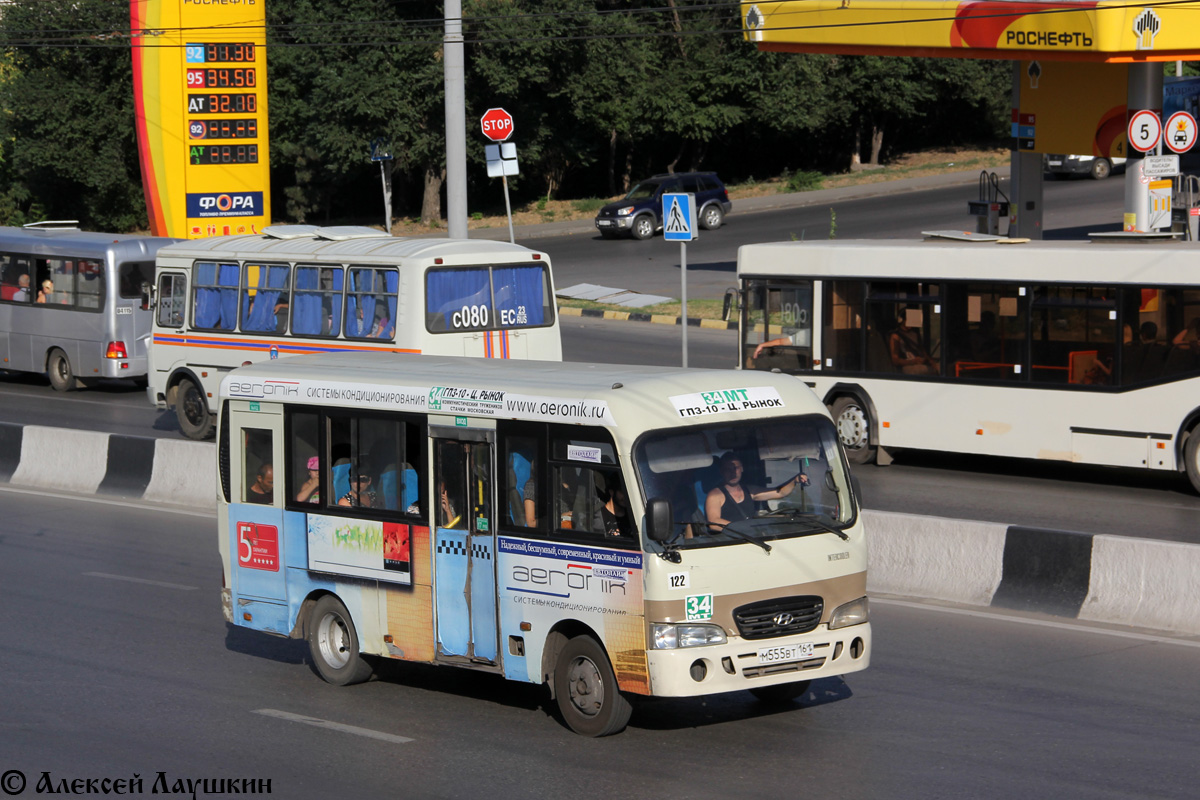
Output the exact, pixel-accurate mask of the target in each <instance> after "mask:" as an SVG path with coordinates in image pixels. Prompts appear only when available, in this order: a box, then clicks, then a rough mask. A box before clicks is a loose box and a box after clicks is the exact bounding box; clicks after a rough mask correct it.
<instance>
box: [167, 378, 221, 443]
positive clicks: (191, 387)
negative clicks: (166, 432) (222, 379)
mask: <svg viewBox="0 0 1200 800" xmlns="http://www.w3.org/2000/svg"><path fill="white" fill-rule="evenodd" d="M175 417H176V418H177V419H178V420H179V429H180V430H181V431H183V435H184V436H186V437H188V438H189V439H207V438H208V436H209V434H211V433H212V429H213V420H212V414H210V413H208V399H207V398H206V397H205V396H204V393H203V392H201V391H200V387H198V386H196V384H195V383H194V382H193V381H192V379H191V378H184V379H183V380H181V381H180V382H179V386H178V387H176V390H175Z"/></svg>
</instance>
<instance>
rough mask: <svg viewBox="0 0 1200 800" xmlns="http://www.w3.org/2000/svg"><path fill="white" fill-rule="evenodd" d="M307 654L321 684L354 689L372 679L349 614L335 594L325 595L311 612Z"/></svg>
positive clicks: (369, 663) (370, 669)
mask: <svg viewBox="0 0 1200 800" xmlns="http://www.w3.org/2000/svg"><path fill="white" fill-rule="evenodd" d="M306 628H307V631H308V634H307V638H308V652H309V654H310V655H311V656H312V663H313V668H314V669H315V670H316V671H317V674H318V675H320V676H321V678H322V680H324V681H326V682H327V683H332V684H333V685H334V686H351V685H353V684H355V683H362V682H363V681H365V680H367V679H368V678H370V677H371V673H372V672H373V671H374V668H373V667H372V665H371V662H370V661H368V660H367V659H366V657H365V656H363V654H362V653H361V652H360V648H359V642H358V632H357V631H356V630H355V629H354V621H353V620H352V619H351V618H350V612H348V611H347V610H346V606H344V605H343V604H342V601H341V600H338V599H337V597H335V596H334V595H332V594H327V595H323V596H322V597H321V598H320V599H319V600H317V602H316V603H315V604H314V605H313V607H312V610H311V611H310V612H309V618H308V625H307V626H306Z"/></svg>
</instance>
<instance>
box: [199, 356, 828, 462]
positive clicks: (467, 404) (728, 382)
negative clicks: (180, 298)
mask: <svg viewBox="0 0 1200 800" xmlns="http://www.w3.org/2000/svg"><path fill="white" fill-rule="evenodd" d="M221 397H222V399H239V398H240V399H247V400H265V401H280V402H288V403H301V404H311V405H326V406H339V405H340V406H347V405H350V406H353V407H355V408H360V409H361V408H378V409H380V410H397V411H419V412H429V413H434V414H438V413H440V414H445V415H449V416H466V417H481V418H491V419H521V420H530V421H543V422H560V423H574V424H580V425H584V424H589V425H607V426H609V427H611V428H613V432H614V435H616V436H617V438H618V439H624V442H623V444H622V447H623V448H624V449H627V448H628V447H629V446H630V445H631V444H632V441H633V439H635V438H636V437H637V436H638V435H639V434H640V433H641V432H643V431H646V430H652V429H660V428H672V427H679V426H680V425H690V424H696V423H701V424H703V423H706V422H713V423H718V422H733V421H735V420H740V419H748V418H762V417H768V416H780V415H784V414H787V415H792V414H813V413H817V414H823V413H825V407H824V405H822V404H821V402H820V401H819V400H818V399H817V397H816V395H814V394H813V393H812V392H811V391H810V390H809V388H808V387H807V386H806V385H805V384H804V382H803V381H801V380H799V379H797V378H795V377H792V376H790V375H783V374H779V373H770V372H758V371H754V370H709V369H680V368H671V367H648V366H628V365H610V364H578V363H563V362H558V361H525V360H520V361H518V360H504V359H488V358H465V357H456V356H440V357H439V356H425V355H410V354H401V353H395V354H393V353H340V354H338V355H336V356H329V355H313V356H295V357H291V358H286V359H280V360H277V361H260V362H258V363H255V364H252V365H249V366H245V367H242V368H240V369H236V370H234V371H233V372H231V373H230V374H229V375H227V376H226V377H225V379H224V381H222V383H221Z"/></svg>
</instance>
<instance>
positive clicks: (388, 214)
mask: <svg viewBox="0 0 1200 800" xmlns="http://www.w3.org/2000/svg"><path fill="white" fill-rule="evenodd" d="M391 166H392V162H390V161H380V162H379V177H380V178H381V179H382V180H383V230H384V231H385V232H386V233H388V234H390V233H391V232H392V180H391V175H389V174H388V173H390V172H391Z"/></svg>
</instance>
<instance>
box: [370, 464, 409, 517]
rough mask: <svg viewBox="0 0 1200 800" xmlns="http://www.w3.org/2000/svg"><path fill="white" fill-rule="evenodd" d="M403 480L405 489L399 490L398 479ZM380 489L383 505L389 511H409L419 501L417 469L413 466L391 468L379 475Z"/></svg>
mask: <svg viewBox="0 0 1200 800" xmlns="http://www.w3.org/2000/svg"><path fill="white" fill-rule="evenodd" d="M397 477H399V478H400V479H401V480H402V481H403V484H402V486H403V491H402V492H401V491H397V486H396V479H397ZM379 491H380V493H381V494H382V495H383V506H384V508H386V509H388V510H389V511H397V510H399V511H407V510H408V509H409V507H411V506H412V505H414V504H415V503H416V502H417V471H416V470H415V469H413V468H412V467H407V468H405V469H402V470H394V469H389V470H387V471H385V472H384V473H382V474H381V475H380V476H379Z"/></svg>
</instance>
